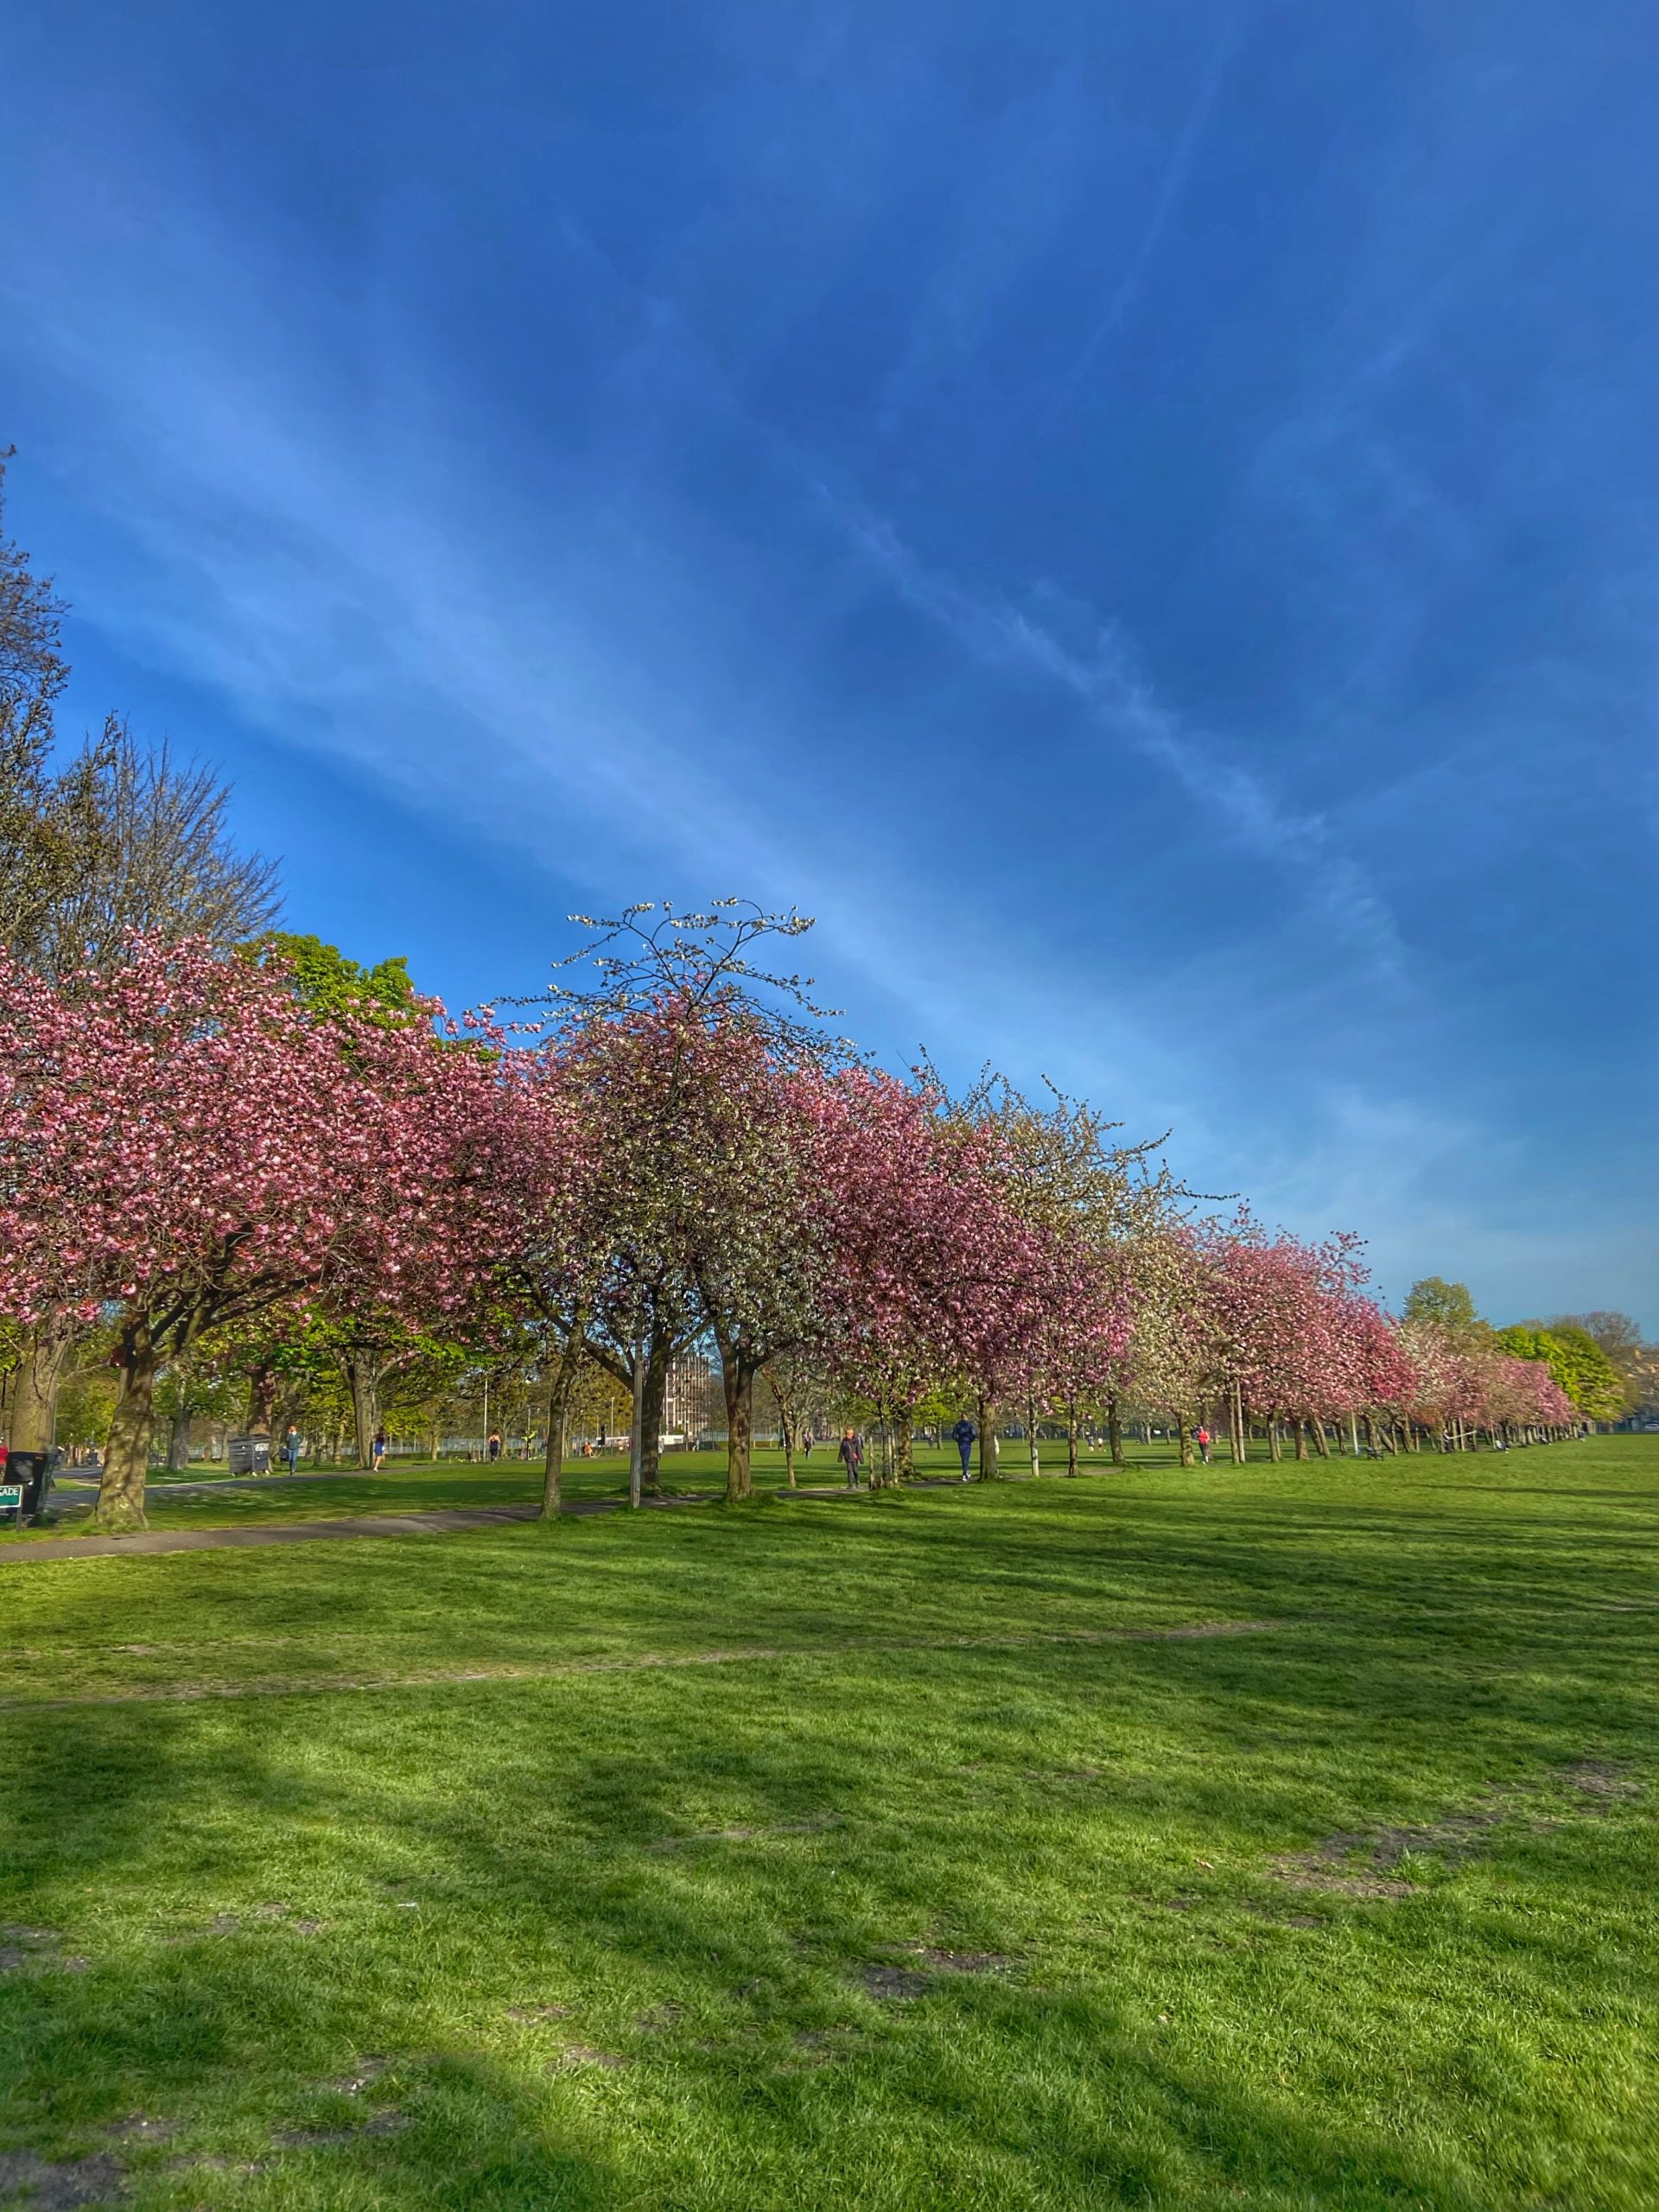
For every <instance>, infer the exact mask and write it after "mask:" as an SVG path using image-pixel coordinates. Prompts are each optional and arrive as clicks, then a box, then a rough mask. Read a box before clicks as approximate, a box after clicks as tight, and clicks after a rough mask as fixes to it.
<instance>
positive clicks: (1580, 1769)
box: [1561, 1759, 1642, 1804]
mask: <svg viewBox="0 0 1659 2212" xmlns="http://www.w3.org/2000/svg"><path fill="white" fill-rule="evenodd" d="M1561 1780H1562V1781H1563V1782H1564V1783H1566V1784H1567V1788H1568V1789H1571V1790H1573V1791H1574V1792H1575V1793H1576V1794H1577V1795H1578V1796H1580V1797H1587V1798H1590V1799H1592V1800H1595V1799H1601V1800H1603V1801H1605V1802H1608V1803H1614V1804H1616V1803H1619V1802H1623V1803H1625V1804H1628V1803H1630V1801H1631V1800H1632V1799H1633V1798H1637V1797H1639V1796H1641V1795H1642V1785H1641V1783H1639V1782H1638V1781H1637V1779H1636V1777H1634V1776H1633V1775H1632V1774H1631V1773H1630V1770H1629V1769H1628V1768H1626V1767H1623V1766H1621V1765H1619V1764H1618V1761H1617V1760H1614V1759H1574V1760H1573V1761H1572V1762H1571V1764H1568V1765H1567V1766H1564V1767H1563V1768H1562V1769H1561Z"/></svg>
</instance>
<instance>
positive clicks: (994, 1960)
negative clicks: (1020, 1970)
mask: <svg viewBox="0 0 1659 2212" xmlns="http://www.w3.org/2000/svg"><path fill="white" fill-rule="evenodd" d="M905 1948H906V1951H907V1952H908V1953H909V1955H910V1956H911V1957H912V1959H914V1960H915V1961H917V1963H918V1965H920V1966H925V1967H928V1968H929V1969H930V1970H931V1972H932V1973H934V1974H1010V1973H1012V1972H1013V1970H1014V1967H1016V1966H1018V1965H1019V1963H1020V1961H1018V1960H1017V1959H1015V1958H1012V1957H1010V1956H1009V1955H1008V1954H1007V1952H1006V1951H942V1950H936V1949H935V1948H934V1947H933V1946H932V1945H931V1944H929V1943H908V1944H906V1947H905Z"/></svg>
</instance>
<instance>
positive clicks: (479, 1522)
mask: <svg viewBox="0 0 1659 2212" xmlns="http://www.w3.org/2000/svg"><path fill="white" fill-rule="evenodd" d="M640 1503H641V1504H642V1505H644V1506H649V1507H652V1508H655V1509H658V1510H661V1509H662V1508H664V1507H666V1506H677V1505H702V1504H706V1503H708V1501H707V1500H706V1499H705V1498H701V1497H648V1498H644V1499H642V1500H641V1501H640ZM562 1510H563V1511H564V1512H566V1513H569V1514H586V1513H620V1512H621V1511H622V1510H624V1508H623V1506H622V1503H621V1501H620V1499H617V1498H609V1497H587V1498H579V1499H578V1500H576V1502H575V1503H574V1504H570V1505H567V1506H565V1507H563V1509H562ZM540 1511H541V1508H540V1506H539V1505H463V1506H455V1507H454V1508H452V1509H451V1510H448V1511H447V1512H442V1513H359V1514H354V1515H353V1516H351V1518H349V1519H346V1520H340V1521H289V1522H274V1523H272V1524H271V1525H270V1526H269V1527H266V1528H263V1529H144V1530H143V1531H141V1532H140V1533H139V1534H138V1535H131V1536H44V1537H42V1538H41V1539H40V1541H38V1542H35V1543H21V1544H4V1545H0V1567H35V1566H37V1565H45V1564H47V1563H48V1562H49V1561H51V1560H65V1559H113V1558H115V1557H116V1556H117V1555H118V1554H125V1553H127V1552H221V1551H239V1550H240V1549H241V1548H243V1547H244V1546H245V1545H248V1544H313V1543H318V1542H321V1541H323V1540H325V1539H327V1538H329V1537H339V1536H426V1535H441V1534H442V1533H444V1532H445V1531H447V1530H449V1529H487V1528H489V1527H490V1526H492V1524H493V1523H495V1522H503V1521H534V1520H535V1519H536V1518H537V1515H538V1514H539V1513H540Z"/></svg>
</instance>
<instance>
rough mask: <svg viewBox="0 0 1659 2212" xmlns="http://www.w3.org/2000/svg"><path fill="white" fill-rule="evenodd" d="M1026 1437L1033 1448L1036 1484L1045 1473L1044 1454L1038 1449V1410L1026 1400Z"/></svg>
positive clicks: (1032, 1459) (1032, 1455) (1033, 1475)
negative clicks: (1043, 1472)
mask: <svg viewBox="0 0 1659 2212" xmlns="http://www.w3.org/2000/svg"><path fill="white" fill-rule="evenodd" d="M1026 1436H1027V1441H1028V1442H1029V1444H1030V1446H1031V1473H1032V1479H1033V1482H1034V1481H1035V1480H1036V1479H1037V1478H1038V1477H1039V1476H1040V1475H1041V1473H1042V1471H1043V1459H1042V1454H1041V1452H1039V1450H1038V1448H1037V1408H1036V1407H1035V1406H1034V1405H1033V1403H1032V1402H1031V1400H1030V1399H1029V1398H1027V1400H1026Z"/></svg>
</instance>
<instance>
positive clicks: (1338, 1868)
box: [1268, 1758, 1642, 1897]
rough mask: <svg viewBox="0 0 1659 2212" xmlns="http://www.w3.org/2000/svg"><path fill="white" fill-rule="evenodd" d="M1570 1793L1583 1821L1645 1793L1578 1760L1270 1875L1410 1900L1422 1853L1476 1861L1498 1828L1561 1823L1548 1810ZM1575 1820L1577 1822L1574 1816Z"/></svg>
mask: <svg viewBox="0 0 1659 2212" xmlns="http://www.w3.org/2000/svg"><path fill="white" fill-rule="evenodd" d="M1562 1786H1564V1787H1565V1788H1566V1789H1568V1790H1570V1791H1571V1792H1572V1793H1573V1796H1574V1797H1575V1798H1576V1799H1577V1800H1578V1802H1577V1803H1576V1805H1574V1806H1573V1808H1572V1809H1573V1813H1576V1814H1578V1815H1580V1816H1583V1815H1591V1816H1592V1817H1593V1816H1597V1815H1605V1814H1607V1813H1609V1812H1611V1811H1612V1810H1613V1809H1614V1808H1615V1807H1617V1806H1618V1805H1620V1804H1628V1803H1630V1802H1631V1801H1632V1800H1633V1799H1635V1798H1637V1797H1639V1796H1641V1794H1642V1785H1641V1784H1640V1783H1639V1782H1637V1781H1636V1780H1635V1779H1634V1778H1633V1777H1631V1776H1630V1773H1629V1772H1628V1771H1627V1770H1626V1769H1625V1768H1624V1767H1623V1766H1621V1765H1619V1764H1618V1762H1616V1761H1613V1760H1608V1759H1598V1758H1582V1759H1574V1760H1573V1761H1572V1762H1570V1764H1567V1765H1566V1766H1562V1767H1557V1768H1555V1769H1554V1770H1552V1772H1550V1773H1549V1774H1548V1775H1546V1776H1544V1777H1541V1779H1540V1780H1539V1781H1537V1782H1532V1783H1520V1784H1517V1785H1513V1786H1511V1787H1510V1788H1508V1789H1500V1788H1498V1787H1497V1785H1496V1784H1492V1785H1491V1786H1489V1787H1488V1788H1487V1789H1484V1791H1483V1792H1482V1793H1481V1795H1480V1796H1479V1797H1478V1798H1477V1800H1476V1801H1475V1802H1474V1803H1473V1804H1472V1805H1467V1806H1463V1807H1460V1808H1458V1809H1456V1810H1454V1811H1452V1812H1449V1813H1446V1814H1443V1815H1441V1817H1440V1819H1439V1820H1437V1821H1422V1822H1420V1823H1417V1824H1415V1825H1413V1826H1410V1827H1375V1828H1362V1829H1351V1830H1338V1833H1337V1834H1334V1835H1328V1836H1326V1837H1325V1839H1324V1840H1323V1841H1322V1842H1320V1843H1317V1844H1315V1845H1314V1846H1313V1848H1312V1850H1309V1851H1292V1852H1287V1853H1284V1854H1283V1855H1282V1856H1281V1857H1280V1858H1278V1859H1274V1861H1273V1862H1272V1865H1271V1866H1270V1867H1269V1868H1268V1872H1270V1873H1271V1874H1272V1875H1273V1876H1274V1878H1275V1879H1276V1880H1278V1881H1281V1882H1284V1883H1286V1884H1287V1885H1288V1886H1289V1887H1290V1888H1292V1889H1295V1890H1315V1891H1325V1892H1327V1893H1328V1894H1330V1895H1332V1896H1337V1897H1410V1896H1412V1895H1413V1894H1414V1891H1415V1887H1416V1885H1415V1884H1414V1881H1413V1880H1412V1879H1411V1878H1410V1877H1409V1875H1405V1876H1402V1873H1401V1872H1400V1870H1401V1869H1402V1867H1403V1866H1405V1865H1406V1862H1407V1861H1408V1859H1412V1858H1414V1857H1417V1856H1419V1855H1425V1854H1426V1855H1432V1856H1433V1857H1434V1858H1437V1859H1444V1860H1447V1861H1449V1862H1450V1863H1451V1864H1452V1865H1453V1866H1456V1865H1459V1864H1460V1863H1461V1862H1462V1861H1464V1860H1465V1859H1470V1858H1471V1857H1472V1856H1473V1855H1474V1853H1476V1852H1477V1851H1478V1849H1479V1848H1480V1847H1481V1845H1482V1844H1483V1843H1484V1841H1485V1840H1486V1839H1487V1838H1488V1837H1489V1836H1490V1834H1491V1831H1492V1830H1493V1829H1495V1828H1497V1827H1503V1826H1504V1825H1505V1824H1512V1823H1515V1822H1516V1821H1520V1822H1522V1823H1524V1824H1525V1826H1526V1827H1528V1828H1529V1829H1530V1830H1531V1831H1532V1832H1533V1833H1534V1834H1548V1832H1549V1831H1550V1830H1551V1829H1553V1828H1558V1827H1560V1826H1561V1825H1562V1819H1561V1817H1560V1815H1554V1814H1550V1813H1548V1812H1546V1811H1544V1810H1543V1809H1542V1801H1544V1800H1546V1799H1547V1797H1548V1793H1549V1792H1550V1790H1551V1789H1552V1788H1553V1787H1557V1788H1558V1787H1562ZM1568 1817H1571V1815H1569V1816H1568Z"/></svg>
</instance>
